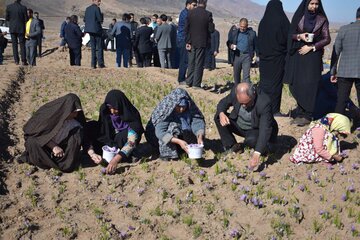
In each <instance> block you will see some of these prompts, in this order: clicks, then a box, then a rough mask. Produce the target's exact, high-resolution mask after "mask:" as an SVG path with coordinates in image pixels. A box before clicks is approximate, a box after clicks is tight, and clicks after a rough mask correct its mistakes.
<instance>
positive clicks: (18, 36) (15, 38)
mask: <svg viewBox="0 0 360 240" xmlns="http://www.w3.org/2000/svg"><path fill="white" fill-rule="evenodd" d="M11 42H12V49H13V55H14V61H15V63H19V62H20V60H19V51H18V43H19V45H20V55H21V61H22V62H23V63H26V50H25V34H24V33H11Z"/></svg>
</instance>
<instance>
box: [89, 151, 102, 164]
mask: <svg viewBox="0 0 360 240" xmlns="http://www.w3.org/2000/svg"><path fill="white" fill-rule="evenodd" d="M88 155H89V156H90V158H91V160H93V161H94V163H96V164H99V163H101V161H102V157H101V156H100V155H98V154H96V153H95V151H94V150H93V149H90V150H89V151H88Z"/></svg>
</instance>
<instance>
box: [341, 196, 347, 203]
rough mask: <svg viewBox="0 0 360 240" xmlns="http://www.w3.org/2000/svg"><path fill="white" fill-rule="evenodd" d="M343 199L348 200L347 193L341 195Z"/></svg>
mask: <svg viewBox="0 0 360 240" xmlns="http://www.w3.org/2000/svg"><path fill="white" fill-rule="evenodd" d="M341 200H343V201H344V202H345V201H346V200H347V196H346V194H343V195H341Z"/></svg>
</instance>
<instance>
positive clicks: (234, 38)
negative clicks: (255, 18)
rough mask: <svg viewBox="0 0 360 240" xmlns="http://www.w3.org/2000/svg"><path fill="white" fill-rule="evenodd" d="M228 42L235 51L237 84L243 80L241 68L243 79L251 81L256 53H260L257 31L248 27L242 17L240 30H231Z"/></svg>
mask: <svg viewBox="0 0 360 240" xmlns="http://www.w3.org/2000/svg"><path fill="white" fill-rule="evenodd" d="M229 35H230V37H229V39H228V41H227V43H226V45H227V46H228V48H230V50H232V51H233V52H234V61H233V69H234V81H235V85H237V84H238V83H240V81H241V77H240V74H241V70H243V81H244V82H247V83H250V82H251V81H250V68H251V62H252V59H253V57H254V54H255V53H256V55H258V51H257V38H256V32H255V31H254V30H252V28H249V27H248V20H247V19H246V18H242V19H240V22H239V29H238V31H231V33H229Z"/></svg>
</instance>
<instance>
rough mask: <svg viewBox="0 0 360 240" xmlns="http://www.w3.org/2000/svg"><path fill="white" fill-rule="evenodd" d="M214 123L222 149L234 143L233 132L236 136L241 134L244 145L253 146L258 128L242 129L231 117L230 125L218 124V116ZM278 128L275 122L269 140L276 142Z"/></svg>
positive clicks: (256, 139)
mask: <svg viewBox="0 0 360 240" xmlns="http://www.w3.org/2000/svg"><path fill="white" fill-rule="evenodd" d="M214 120H215V124H216V127H217V129H218V132H219V135H220V139H221V142H222V144H223V146H224V149H229V148H231V147H232V146H233V145H234V144H236V139H235V137H234V135H233V134H236V135H238V136H241V137H243V138H245V140H244V144H245V146H247V147H249V148H255V146H256V144H257V141H258V137H259V129H250V130H243V129H241V128H240V127H239V125H238V124H237V123H236V122H235V121H234V120H232V119H229V120H230V125H227V126H225V127H223V126H221V124H220V118H219V117H215V119H214ZM278 131H279V128H278V126H277V124H276V125H275V124H274V126H273V131H272V133H271V138H270V141H269V142H276V139H277V134H278Z"/></svg>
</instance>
